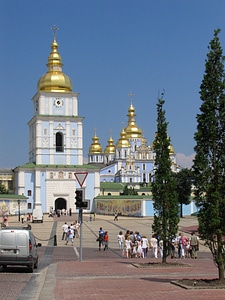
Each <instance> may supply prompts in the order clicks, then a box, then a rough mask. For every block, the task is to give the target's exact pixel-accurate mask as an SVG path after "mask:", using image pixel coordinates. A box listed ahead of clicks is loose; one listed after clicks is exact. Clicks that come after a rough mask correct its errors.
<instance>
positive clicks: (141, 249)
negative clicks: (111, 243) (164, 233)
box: [117, 230, 158, 258]
mask: <svg viewBox="0 0 225 300" xmlns="http://www.w3.org/2000/svg"><path fill="white" fill-rule="evenodd" d="M117 240H118V244H119V249H120V250H122V254H124V255H126V257H127V258H136V257H137V258H146V257H147V253H148V251H149V250H151V256H154V257H157V253H158V240H157V239H156V238H155V236H154V235H152V238H151V239H150V240H148V238H147V237H146V235H141V234H140V233H139V232H138V231H135V232H133V231H130V230H127V231H126V233H125V234H123V232H122V231H119V233H118V236H117Z"/></svg>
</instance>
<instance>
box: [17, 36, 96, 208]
mask: <svg viewBox="0 0 225 300" xmlns="http://www.w3.org/2000/svg"><path fill="white" fill-rule="evenodd" d="M62 66H63V64H62V59H61V57H60V54H59V52H58V43H57V41H56V36H55V34H54V40H53V42H52V44H51V53H50V55H49V57H48V63H47V68H48V70H47V72H46V73H45V74H44V75H43V76H42V77H41V78H40V79H39V81H38V84H37V93H36V94H35V95H34V97H33V98H32V101H33V107H34V109H33V117H32V118H31V120H30V121H29V122H28V125H29V162H28V163H27V164H25V165H23V166H18V167H16V168H15V169H14V177H15V188H16V190H15V193H16V194H18V195H24V196H26V197H27V208H28V209H27V211H28V212H32V210H33V208H35V207H37V206H41V208H42V210H43V212H49V211H50V209H54V210H57V209H66V210H70V209H72V211H74V210H75V204H74V203H75V198H74V197H75V190H76V188H80V187H81V186H80V184H79V182H78V181H77V180H76V176H75V175H74V173H87V174H88V175H87V177H86V180H85V181H84V185H83V186H82V188H84V190H85V199H87V201H88V208H87V210H89V209H90V210H91V209H92V207H91V206H92V201H91V200H90V199H93V198H94V197H95V196H97V195H99V194H100V178H99V169H98V168H96V167H93V166H90V165H84V164H83V117H81V116H79V113H78V97H79V93H76V92H73V91H72V82H71V80H70V78H69V77H68V76H67V75H66V74H64V73H63V71H62Z"/></svg>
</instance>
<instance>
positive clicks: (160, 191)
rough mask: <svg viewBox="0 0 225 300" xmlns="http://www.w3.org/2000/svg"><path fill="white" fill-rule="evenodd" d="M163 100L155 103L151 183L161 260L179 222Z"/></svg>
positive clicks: (166, 251)
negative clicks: (153, 164) (155, 131)
mask: <svg viewBox="0 0 225 300" xmlns="http://www.w3.org/2000/svg"><path fill="white" fill-rule="evenodd" d="M164 102H165V101H164V100H163V99H158V103H157V112H158V116H157V135H156V138H155V141H154V150H155V154H156V156H155V178H154V182H153V183H152V195H153V200H154V202H153V207H154V220H153V225H152V229H153V232H154V233H155V234H157V235H159V236H160V238H161V239H162V240H163V257H162V263H166V257H167V254H168V248H169V244H170V241H171V239H172V238H173V237H174V236H175V235H176V233H177V229H178V225H177V224H178V223H179V217H178V200H177V193H176V181H175V178H174V176H172V170H171V160H170V155H169V146H170V139H169V138H168V137H167V125H168V124H167V122H166V119H165V111H164V110H163V104H164Z"/></svg>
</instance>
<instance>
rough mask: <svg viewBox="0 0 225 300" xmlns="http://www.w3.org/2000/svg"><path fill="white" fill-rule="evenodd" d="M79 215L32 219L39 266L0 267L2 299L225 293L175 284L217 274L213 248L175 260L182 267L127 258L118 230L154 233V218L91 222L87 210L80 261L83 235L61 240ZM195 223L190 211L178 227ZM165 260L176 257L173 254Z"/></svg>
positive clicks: (214, 296) (199, 296)
mask: <svg viewBox="0 0 225 300" xmlns="http://www.w3.org/2000/svg"><path fill="white" fill-rule="evenodd" d="M75 219H76V216H73V217H68V216H65V217H60V218H56V219H55V220H52V219H50V218H48V217H45V221H44V223H43V224H32V231H33V232H34V234H35V236H36V238H37V241H38V242H39V239H40V240H42V243H43V247H41V248H38V252H39V256H40V265H39V268H38V269H37V270H36V271H35V272H34V274H29V273H26V271H25V270H23V269H22V268H19V270H16V271H15V268H14V269H12V270H11V269H10V268H9V270H7V272H5V273H4V272H3V271H2V272H1V274H0V278H1V279H0V289H1V293H0V300H1V299H10V300H14V299H32V300H35V299H40V300H49V299H56V300H59V299H60V300H64V299H65V300H68V299H82V300H83V299H99V300H101V299H106V298H107V300H110V299H115V298H118V299H129V300H131V299H151V298H154V300H158V299H160V300H162V299H167V300H170V299H171V300H172V299H173V300H175V299H179V300H180V299H182V300H186V299H188V300H190V299H200V300H201V299H204V300H207V299H215V300H216V299H225V290H212V289H208V290H202V289H184V288H181V287H179V286H177V285H174V284H171V282H172V281H174V280H178V279H184V278H193V279H197V278H208V279H211V278H217V277H218V270H217V268H216V267H215V265H214V263H213V261H212V257H211V254H210V253H209V251H208V249H206V248H205V247H204V246H202V245H201V247H200V251H199V253H198V259H197V260H192V259H185V260H177V261H178V262H182V263H184V264H189V266H183V267H178V266H175V267H166V268H165V267H151V268H137V267H135V266H134V264H135V263H143V262H156V261H159V262H160V261H161V259H154V258H151V257H149V253H148V257H147V258H146V259H138V258H135V259H126V258H125V257H123V256H122V255H121V251H119V250H118V244H117V239H116V237H117V234H118V232H119V230H120V229H121V230H122V231H123V232H124V231H125V229H131V230H134V231H135V230H139V231H140V233H141V234H146V235H147V237H148V238H150V236H151V224H152V218H140V219H139V218H131V219H129V218H119V221H118V222H114V221H113V216H111V217H110V216H97V219H96V221H92V222H90V221H89V216H84V223H83V228H82V234H83V239H82V246H83V247H82V261H80V256H79V254H80V248H79V247H80V241H79V239H76V240H75V242H74V247H72V246H69V245H67V246H65V241H62V240H61V236H62V229H61V227H62V225H63V223H64V222H65V221H66V222H68V224H70V223H72V221H74V220H75ZM100 226H101V227H103V229H104V230H107V231H108V232H109V250H108V251H99V250H98V243H97V242H96V236H97V233H98V230H99V227H100ZM54 227H55V233H56V236H57V246H54V243H53V239H51V240H50V241H49V238H50V237H52V234H53V233H54V232H53V231H54V230H53V228H54ZM196 228H197V220H196V218H193V217H186V218H184V219H182V220H181V222H180V224H179V229H180V231H183V232H186V233H187V234H190V232H191V231H192V230H193V229H194V230H196ZM167 261H168V262H175V260H171V259H170V258H168V259H167ZM17 272H18V273H17ZM21 273H22V274H21ZM9 284H10V288H9ZM31 290H32V291H31ZM25 292H26V294H25ZM24 294H25V296H24Z"/></svg>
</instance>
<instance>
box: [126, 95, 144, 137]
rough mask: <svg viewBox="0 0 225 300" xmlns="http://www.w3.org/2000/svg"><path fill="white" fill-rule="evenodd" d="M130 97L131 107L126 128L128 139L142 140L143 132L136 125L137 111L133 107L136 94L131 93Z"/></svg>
mask: <svg viewBox="0 0 225 300" xmlns="http://www.w3.org/2000/svg"><path fill="white" fill-rule="evenodd" d="M128 96H130V107H129V109H128V115H127V116H128V125H127V127H126V128H124V130H125V132H126V134H127V138H141V137H142V131H141V129H140V128H139V127H138V126H137V125H136V123H135V116H136V114H135V109H134V107H133V105H132V97H133V96H134V94H133V93H132V92H130V93H129V94H128Z"/></svg>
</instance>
